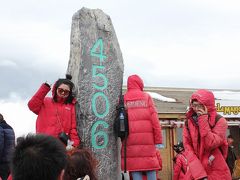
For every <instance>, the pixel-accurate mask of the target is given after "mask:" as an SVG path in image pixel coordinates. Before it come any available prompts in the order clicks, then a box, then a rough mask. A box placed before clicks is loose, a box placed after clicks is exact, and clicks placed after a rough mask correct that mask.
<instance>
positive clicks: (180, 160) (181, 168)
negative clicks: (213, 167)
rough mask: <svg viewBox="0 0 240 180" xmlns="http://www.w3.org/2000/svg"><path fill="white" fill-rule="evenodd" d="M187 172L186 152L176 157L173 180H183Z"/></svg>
mask: <svg viewBox="0 0 240 180" xmlns="http://www.w3.org/2000/svg"><path fill="white" fill-rule="evenodd" d="M187 170H188V163H187V158H186V152H185V151H183V152H181V153H179V154H177V155H176V160H175V164H174V168H173V180H185V178H184V176H185V174H186V172H187Z"/></svg>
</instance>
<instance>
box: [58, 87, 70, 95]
mask: <svg viewBox="0 0 240 180" xmlns="http://www.w3.org/2000/svg"><path fill="white" fill-rule="evenodd" d="M57 90H58V93H59V94H63V95H65V96H67V95H69V93H70V91H69V90H67V89H62V88H57Z"/></svg>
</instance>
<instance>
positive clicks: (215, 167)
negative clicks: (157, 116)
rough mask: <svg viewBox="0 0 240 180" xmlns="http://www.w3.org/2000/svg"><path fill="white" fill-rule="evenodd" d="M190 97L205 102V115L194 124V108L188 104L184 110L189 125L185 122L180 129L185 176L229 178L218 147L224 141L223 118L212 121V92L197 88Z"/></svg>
mask: <svg viewBox="0 0 240 180" xmlns="http://www.w3.org/2000/svg"><path fill="white" fill-rule="evenodd" d="M192 100H197V101H198V102H199V103H201V104H203V105H205V106H206V107H207V110H208V115H201V116H199V117H198V119H197V122H198V124H196V123H195V121H194V120H193V117H192V116H193V114H194V111H193V109H192V108H190V110H189V112H188V113H187V121H188V128H187V127H186V126H185V127H184V129H183V143H184V148H185V151H186V157H187V160H188V165H189V171H188V172H187V174H186V176H185V179H186V180H188V179H201V178H203V177H207V178H208V180H219V179H224V180H230V179H231V174H230V171H229V169H228V166H227V164H226V161H225V157H224V155H223V154H222V152H221V150H220V147H221V146H223V145H224V143H226V131H227V122H226V119H225V118H223V117H222V118H221V119H220V120H219V121H217V123H216V122H215V117H216V115H217V113H216V108H215V100H214V95H213V93H212V92H210V91H208V90H198V91H196V92H195V93H193V94H192V96H191V99H190V102H192ZM215 123H216V124H215ZM211 127H213V128H211ZM188 129H189V130H188Z"/></svg>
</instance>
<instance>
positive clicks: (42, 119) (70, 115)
mask: <svg viewBox="0 0 240 180" xmlns="http://www.w3.org/2000/svg"><path fill="white" fill-rule="evenodd" d="M71 78H72V76H71V75H66V79H58V80H57V81H56V83H55V84H54V86H53V89H52V98H51V97H46V95H47V94H48V92H49V91H50V90H51V87H50V85H49V84H47V83H43V84H42V85H41V87H40V88H39V89H38V91H37V92H36V93H35V95H34V96H33V97H32V98H31V100H30V101H29V102H28V107H29V109H30V110H31V111H32V112H34V113H35V114H37V115H38V117H37V122H36V132H37V133H43V134H48V135H52V136H54V137H56V138H60V139H61V140H62V141H63V142H64V144H65V145H67V137H69V138H70V140H71V141H73V146H78V145H79V143H80V139H79V137H78V133H77V130H76V113H75V104H76V99H75V98H74V97H73V93H72V91H73V88H74V84H73V83H72V82H71Z"/></svg>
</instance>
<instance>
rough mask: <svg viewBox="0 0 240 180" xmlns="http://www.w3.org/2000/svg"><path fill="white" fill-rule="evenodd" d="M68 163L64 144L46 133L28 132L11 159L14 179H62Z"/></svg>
mask: <svg viewBox="0 0 240 180" xmlns="http://www.w3.org/2000/svg"><path fill="white" fill-rule="evenodd" d="M66 163H67V154H66V149H65V147H64V145H63V144H62V143H61V142H60V141H59V140H58V139H56V138H54V137H52V136H48V135H45V134H36V135H33V134H28V135H27V136H26V137H25V138H24V139H22V140H21V142H19V143H18V144H17V146H16V148H15V151H14V152H13V156H12V159H11V175H12V179H13V180H30V179H31V180H62V179H63V174H64V168H65V166H66Z"/></svg>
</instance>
